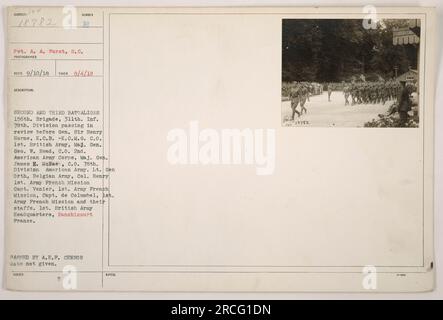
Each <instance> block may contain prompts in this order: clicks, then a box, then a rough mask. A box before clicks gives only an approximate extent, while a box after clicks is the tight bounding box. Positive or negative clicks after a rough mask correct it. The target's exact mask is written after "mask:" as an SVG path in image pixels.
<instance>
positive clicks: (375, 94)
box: [282, 80, 402, 120]
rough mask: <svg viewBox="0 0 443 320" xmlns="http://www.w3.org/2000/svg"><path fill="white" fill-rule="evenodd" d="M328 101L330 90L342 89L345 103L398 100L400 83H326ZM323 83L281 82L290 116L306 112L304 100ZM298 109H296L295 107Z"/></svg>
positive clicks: (321, 90)
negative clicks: (290, 111) (289, 104)
mask: <svg viewBox="0 0 443 320" xmlns="http://www.w3.org/2000/svg"><path fill="white" fill-rule="evenodd" d="M325 87H326V90H327V92H328V101H331V95H332V92H333V91H335V90H342V91H343V95H344V103H345V105H357V104H379V103H383V104H385V103H386V102H387V101H389V100H395V101H398V98H399V96H400V95H401V92H402V85H401V83H400V82H399V81H396V80H387V81H384V80H383V81H372V82H370V81H364V82H355V81H354V82H344V81H343V82H342V83H341V84H340V83H338V84H332V83H329V84H326V85H325ZM322 93H323V85H321V84H319V83H315V82H292V83H283V86H282V95H283V97H286V98H287V99H288V100H290V101H291V109H292V117H291V119H292V120H294V116H295V114H297V115H298V116H299V117H300V116H301V115H302V114H303V113H307V109H306V107H305V104H306V102H308V101H309V97H310V96H312V95H317V94H322ZM298 106H300V109H299V110H297V107H298Z"/></svg>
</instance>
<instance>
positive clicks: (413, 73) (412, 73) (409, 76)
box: [397, 69, 418, 82]
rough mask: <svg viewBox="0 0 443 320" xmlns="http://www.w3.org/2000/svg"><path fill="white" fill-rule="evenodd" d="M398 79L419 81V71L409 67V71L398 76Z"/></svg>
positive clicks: (401, 80)
mask: <svg viewBox="0 0 443 320" xmlns="http://www.w3.org/2000/svg"><path fill="white" fill-rule="evenodd" d="M397 81H400V82H417V81H418V71H417V70H413V69H409V71H407V72H405V73H403V74H402V75H400V76H398V77H397Z"/></svg>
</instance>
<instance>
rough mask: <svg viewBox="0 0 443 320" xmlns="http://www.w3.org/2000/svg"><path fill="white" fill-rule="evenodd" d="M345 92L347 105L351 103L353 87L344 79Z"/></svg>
mask: <svg viewBox="0 0 443 320" xmlns="http://www.w3.org/2000/svg"><path fill="white" fill-rule="evenodd" d="M343 94H344V96H345V106H348V105H349V95H350V94H351V87H350V86H349V85H348V84H347V83H346V82H344V81H343Z"/></svg>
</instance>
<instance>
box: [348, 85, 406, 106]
mask: <svg viewBox="0 0 443 320" xmlns="http://www.w3.org/2000/svg"><path fill="white" fill-rule="evenodd" d="M401 89H402V86H401V84H400V82H399V81H395V80H388V81H376V82H353V83H344V84H343V94H344V96H345V105H349V100H350V98H351V104H352V105H355V104H363V103H364V104H368V103H383V104H385V103H386V101H388V100H394V99H397V98H398V96H399V94H400V92H401Z"/></svg>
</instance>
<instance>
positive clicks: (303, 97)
mask: <svg viewBox="0 0 443 320" xmlns="http://www.w3.org/2000/svg"><path fill="white" fill-rule="evenodd" d="M299 95H300V107H301V110H300V114H303V111H304V112H305V113H306V112H307V110H306V108H305V103H306V100H307V99H308V96H309V90H308V87H307V85H306V84H302V85H301V86H300V90H299Z"/></svg>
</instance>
